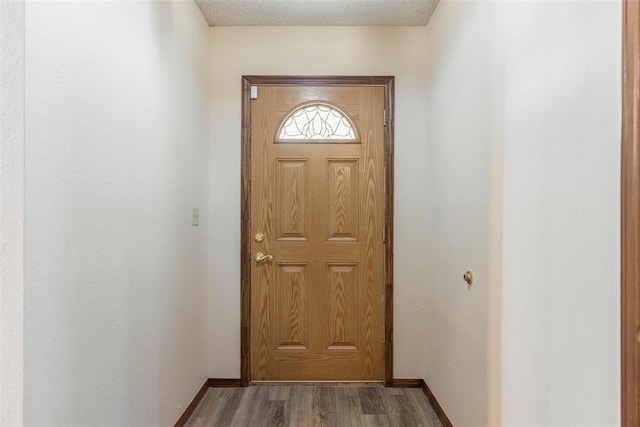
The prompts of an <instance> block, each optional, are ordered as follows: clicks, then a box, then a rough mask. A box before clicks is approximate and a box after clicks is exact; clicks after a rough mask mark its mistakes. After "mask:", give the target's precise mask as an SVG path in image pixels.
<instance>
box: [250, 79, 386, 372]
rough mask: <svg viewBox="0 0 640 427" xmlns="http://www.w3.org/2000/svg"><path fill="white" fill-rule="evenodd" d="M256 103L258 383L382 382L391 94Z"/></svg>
mask: <svg viewBox="0 0 640 427" xmlns="http://www.w3.org/2000/svg"><path fill="white" fill-rule="evenodd" d="M256 91H257V93H256ZM251 98H252V99H251V101H250V106H249V108H250V115H251V116H250V117H251V121H250V123H251V125H250V130H249V131H250V133H251V135H250V138H251V166H250V179H251V186H250V188H251V190H250V199H251V200H250V205H251V209H250V240H251V243H250V244H251V267H250V268H251V270H250V288H251V290H250V298H251V300H250V306H251V309H250V311H251V319H250V323H251V328H250V329H251V330H250V334H251V336H250V346H251V351H250V368H251V380H252V381H302V380H304V381H322V380H333V381H349V380H352V381H382V380H383V379H384V357H383V355H384V351H383V350H384V313H385V312H384V290H385V283H384V274H385V242H384V238H385V175H384V171H385V170H384V132H385V129H384V127H385V92H384V87H382V86H321V85H318V86H302V85H257V86H253V87H252V96H251Z"/></svg>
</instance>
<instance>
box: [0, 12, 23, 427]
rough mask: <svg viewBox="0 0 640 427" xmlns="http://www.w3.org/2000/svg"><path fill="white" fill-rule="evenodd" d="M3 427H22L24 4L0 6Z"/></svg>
mask: <svg viewBox="0 0 640 427" xmlns="http://www.w3.org/2000/svg"><path fill="white" fill-rule="evenodd" d="M0 141H1V143H0V425H3V426H18V425H21V424H22V395H23V370H24V364H23V310H22V306H23V303H24V294H23V289H24V274H23V267H24V1H8V2H7V1H5V2H0Z"/></svg>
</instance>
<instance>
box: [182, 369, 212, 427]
mask: <svg viewBox="0 0 640 427" xmlns="http://www.w3.org/2000/svg"><path fill="white" fill-rule="evenodd" d="M210 382H211V378H209V379H207V380H206V381H205V382H204V384H202V387H200V390H198V393H197V394H196V397H194V398H193V400H192V401H191V403H190V404H189V406H187V408H186V409H185V410H184V412H183V413H182V416H181V417H180V418H179V419H178V421H177V422H176V424H175V427H183V426H184V425H185V424H186V423H187V421H189V418H190V417H191V415H192V414H193V412H194V411H195V410H196V408H197V407H198V404H199V403H200V401H201V400H202V398H203V397H204V395H205V394H207V390H209V387H211V386H210V385H209V384H210Z"/></svg>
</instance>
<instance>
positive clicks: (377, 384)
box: [249, 380, 384, 387]
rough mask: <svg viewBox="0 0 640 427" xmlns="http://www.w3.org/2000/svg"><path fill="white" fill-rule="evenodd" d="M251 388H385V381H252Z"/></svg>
mask: <svg viewBox="0 0 640 427" xmlns="http://www.w3.org/2000/svg"><path fill="white" fill-rule="evenodd" d="M249 385H250V386H276V385H277V386H321V387H383V386H384V381H382V380H380V381H361V380H354V381H331V380H325V381H288V380H287V381H251V382H249Z"/></svg>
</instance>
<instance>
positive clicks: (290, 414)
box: [186, 385, 442, 427]
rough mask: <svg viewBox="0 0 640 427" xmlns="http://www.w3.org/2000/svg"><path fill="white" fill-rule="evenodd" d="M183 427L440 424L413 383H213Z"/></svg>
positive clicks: (416, 426)
mask: <svg viewBox="0 0 640 427" xmlns="http://www.w3.org/2000/svg"><path fill="white" fill-rule="evenodd" d="M186 426H188V427H204V426H220V427H244V426H251V427H261V426H264V427H285V426H288V427H307V426H310V427H311V426H314V427H315V426H334V427H352V426H353V427H369V426H376V427H377V426H394V427H395V426H402V427H404V426H410V427H419V426H422V427H442V424H441V423H440V420H438V417H437V415H436V414H435V412H434V411H433V409H432V408H431V406H430V405H429V402H428V401H427V398H426V397H425V395H424V393H423V392H422V390H420V389H418V388H386V387H364V386H360V387H348V386H331V385H327V386H316V385H300V386H298V385H295V386H290V385H276V386H252V387H245V388H240V387H220V388H217V387H212V388H210V389H209V390H208V391H207V394H206V395H205V397H204V398H203V399H202V401H201V402H200V404H199V405H198V407H197V408H196V410H195V412H194V413H193V415H192V416H191V418H190V419H189V421H188V422H187V424H186Z"/></svg>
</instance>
